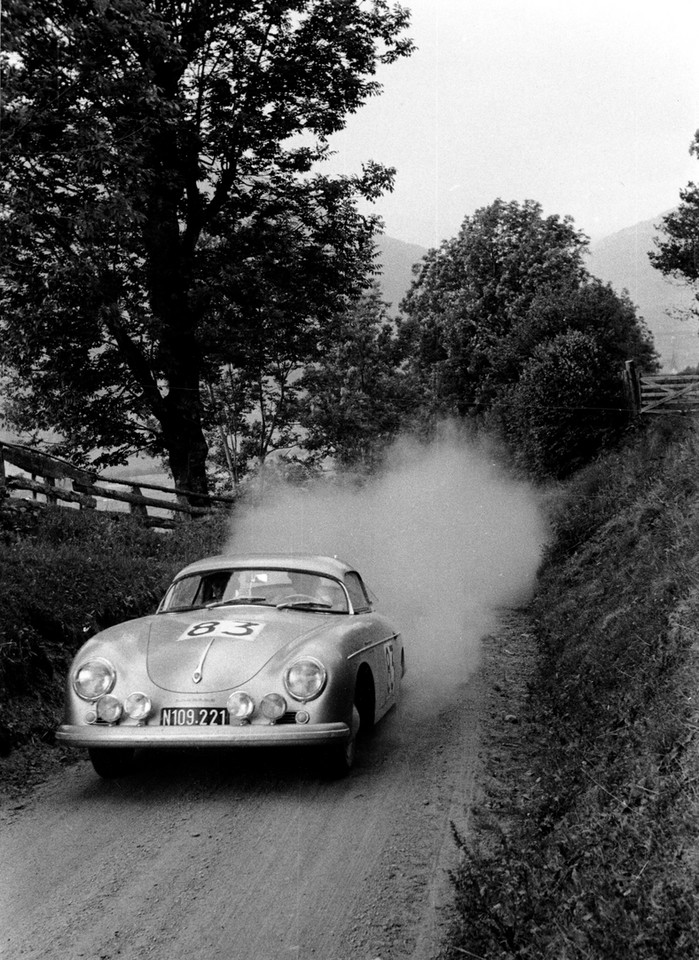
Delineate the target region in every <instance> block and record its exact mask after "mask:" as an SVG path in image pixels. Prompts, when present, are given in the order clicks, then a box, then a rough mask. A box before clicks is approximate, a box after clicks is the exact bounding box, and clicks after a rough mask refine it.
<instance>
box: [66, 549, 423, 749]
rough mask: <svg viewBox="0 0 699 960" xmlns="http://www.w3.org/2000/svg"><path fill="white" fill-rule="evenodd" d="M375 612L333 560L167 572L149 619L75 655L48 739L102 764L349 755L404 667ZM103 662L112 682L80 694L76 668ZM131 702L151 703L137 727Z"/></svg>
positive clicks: (276, 560)
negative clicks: (145, 754) (311, 751)
mask: <svg viewBox="0 0 699 960" xmlns="http://www.w3.org/2000/svg"><path fill="white" fill-rule="evenodd" d="M299 584H300V586H299ZM313 589H317V591H318V596H316V595H314V594H312V593H310V592H309V591H312V590H313ZM319 597H320V598H319ZM373 607H374V604H373V601H372V598H371V595H370V594H369V592H368V591H367V590H366V588H365V586H364V584H363V582H362V579H361V577H360V576H359V574H358V573H357V571H356V570H354V569H353V568H352V567H351V566H349V565H348V564H346V563H343V562H342V561H340V560H337V559H334V558H331V557H321V556H301V555H293V556H285V555H267V556H257V555H245V556H217V557H210V558H207V559H204V560H199V561H197V562H196V563H194V564H190V565H189V566H188V567H185V568H184V569H183V570H182V571H180V573H178V574H177V576H176V577H175V579H174V581H173V583H172V585H171V586H170V588H169V590H168V591H167V593H166V595H165V598H164V599H163V601H162V603H161V604H160V607H159V608H158V611H157V612H156V613H155V614H153V615H151V616H146V617H142V618H139V619H137V620H131V621H127V622H126V623H122V624H120V625H118V626H115V627H111V628H109V629H107V630H104V631H102V632H101V633H98V634H96V635H95V636H94V637H92V638H91V639H90V640H88V641H87V642H86V643H85V644H84V645H83V646H82V647H81V649H80V650H79V651H78V653H77V655H76V657H75V658H74V661H73V663H72V666H71V668H70V671H69V675H68V678H67V684H66V701H65V715H64V720H63V723H62V724H61V726H60V727H59V728H58V731H57V739H58V740H59V741H61V742H63V743H67V744H72V745H74V746H78V747H87V748H90V749H91V751H92V750H94V749H97V748H98V749H99V751H100V753H101V755H102V756H104V755H105V754H104V750H106V749H110V748H144V747H145V748H155V747H190V746H193V747H199V746H201V747H211V746H230V747H245V746H280V745H284V746H299V745H324V746H331V745H333V744H337V745H338V747H339V748H340V749H341V750H342V749H344V750H345V752H346V753H347V751H348V745H349V744H353V742H354V738H355V736H356V733H357V730H358V727H359V725H360V721H361V724H362V725H364V726H367V727H370V726H372V725H373V724H374V723H375V722H376V721H378V720H379V719H380V718H381V717H382V716H383V715H384V714H385V713H386V712H387V711H388V710H389V709H390V708H391V707H392V706H394V705H395V704H396V702H397V700H398V697H399V691H400V679H401V676H402V674H403V672H404V669H405V659H404V650H403V643H402V639H401V636H400V634H399V633H398V632H397V631H396V629H395V628H394V627H393V626H392V625H391V624H390V623H389V622H388V620H386V619H385V618H384V617H383V616H381V615H379V614H377V613H376V612H375V611H374V609H373ZM104 663H106V664H108V665H109V667H111V669H112V673H113V676H112V673H109V674H108V677H107V680H105V684H104V691H106V692H102V693H100V695H99V696H94V695H92V694H91V695H90V698H86V697H85V696H84V695H82V696H81V695H80V691H81V690H82V687H81V682H82V678H83V677H84V676H85V671H86V670H87V675H88V676H89V674H90V670H92V671H93V672H94V670H95V665H96V669H97V671H98V672H99V671H100V670H104V671H107V667H105V666H104ZM86 665H87V667H86ZM309 665H310V666H309ZM318 665H319V667H318ZM294 670H295V671H296V673H294ZM321 670H322V672H323V674H324V680H323V683H322V688H321V689H320V692H318V693H316V692H315V691H313V696H312V697H310V698H308V699H306V698H305V697H304V696H303V695H301V696H299V695H298V689H297V690H296V695H294V693H293V692H290V691H293V690H294V681H295V682H296V683H298V682H299V677H300V682H301V683H303V682H304V671H310V672H311V673H313V674H314V675H313V676H312V677H311V680H312V681H313V682H315V681H316V680H317V681H318V682H320V679H322V674H321V673H320V671H321ZM81 671H82V672H81ZM290 671H291V673H290ZM297 675H298V676H297ZM110 678H111V680H112V681H113V682H112V683H111V686H109V682H110ZM107 686H109V689H108V690H107ZM303 689H304V690H305V688H303ZM83 694H84V690H83ZM105 697H106V698H107V699H105ZM134 697H136V698H137V699H138V698H140V700H139V701H138V702H139V703H146V702H148V703H149V704H150V710H149V712H148V715H147V716H146V717H145V718H143V717H139V716H138V715H136V716H129V715H127V712H126V710H125V708H129V706H130V704H131V703H132V702H134ZM231 697H232V701H231V700H230V699H229V698H231ZM265 698H267V699H265ZM281 698H283V700H282V699H281ZM108 701H109V702H108ZM249 701H251V702H252V705H253V706H252V710H251V712H250V713H249V714H248V715H247V716H245V717H241V718H239V717H237V716H234V715H233V713H232V712H229V711H228V709H227V704H229V703H234V704H235V708H236V709H237V707H238V705H239V703H243V704H244V706H245V709H250V704H249ZM270 704H271V712H272V713H274V710H275V709H277V710H278V711H280V710H281V709H282V707H281V706H279V704H283V707H284V709H283V714H280V715H279V716H272V717H271V718H270V716H269V714H270V709H269V705H270ZM275 705H277V706H276V707H275ZM109 711H111V713H109ZM119 711H121V712H120V713H119ZM101 713H105V714H108V719H107V720H104V719H102V718H101V716H100V714H101ZM117 713H118V716H117ZM136 714H138V710H136ZM91 756H92V752H91ZM351 759H353V757H352V758H350V761H349V765H351ZM93 762H94V759H93ZM96 766H97V765H96Z"/></svg>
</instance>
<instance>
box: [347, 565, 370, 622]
mask: <svg viewBox="0 0 699 960" xmlns="http://www.w3.org/2000/svg"><path fill="white" fill-rule="evenodd" d="M345 586H346V587H347V593H348V594H349V598H350V600H351V601H352V608H353V610H354V612H355V613H367V612H368V611H369V610H371V601H370V600H369V597H368V594H367V592H366V588H365V586H364V584H363V583H362V579H361V577H360V576H359V574H358V573H347V574H345Z"/></svg>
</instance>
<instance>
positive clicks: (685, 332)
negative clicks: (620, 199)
mask: <svg viewBox="0 0 699 960" xmlns="http://www.w3.org/2000/svg"><path fill="white" fill-rule="evenodd" d="M662 216H663V215H662V214H658V217H657V218H656V219H654V220H645V221H643V222H642V223H637V224H635V225H634V226H633V227H627V228H626V229H625V230H620V231H619V232H618V233H614V234H611V235H610V236H608V237H605V238H604V239H602V240H598V241H597V242H596V243H593V244H592V245H591V247H590V256H589V260H588V267H589V270H590V273H591V274H592V275H593V276H595V277H599V279H600V280H602V281H604V282H605V283H611V285H612V286H613V287H614V289H615V290H616V291H618V292H619V293H621V291H622V290H628V293H629V296H630V297H631V300H632V302H633V303H634V304H635V305H636V306H637V307H638V313H639V316H641V317H643V319H644V320H645V321H646V323H647V325H648V327H649V329H650V331H651V333H652V334H653V339H654V341H655V347H656V350H657V351H658V353H659V354H660V358H661V362H662V365H663V368H664V369H665V370H666V371H668V372H670V371H672V370H683V369H684V368H685V367H689V366H697V365H699V323H698V322H697V321H696V320H683V319H681V317H682V316H684V315H686V313H687V311H688V310H689V308H690V307H691V306H692V305H693V304H695V302H696V301H695V298H694V293H693V292H692V290H691V289H690V288H689V287H688V286H687V285H685V284H682V283H679V282H678V281H675V280H669V279H667V278H666V277H664V276H663V275H662V273H660V271H659V270H656V269H655V268H654V267H653V266H652V264H651V262H650V260H649V259H648V253H649V251H651V250H653V249H654V248H655V247H654V242H653V239H654V237H656V236H657V235H658V234H659V233H660V231H659V229H658V227H657V224H658V223H660V220H661V218H662ZM377 247H378V250H379V266H380V268H381V275H380V276H379V277H377V280H378V281H379V283H380V285H381V288H382V290H383V296H384V299H385V300H386V301H388V302H389V303H390V304H391V308H390V310H389V313H390V314H391V315H392V316H395V315H396V314H397V313H398V312H399V308H400V303H401V301H402V299H403V298H404V297H405V295H406V293H407V292H408V290H409V289H410V284H411V282H412V280H413V272H412V268H413V265H414V264H417V263H420V261H421V260H422V258H423V257H424V256H425V254H426V253H427V250H426V248H424V247H420V246H418V245H417V244H414V243H404V242H403V241H401V240H396V239H394V238H393V237H387V236H380V237H378V240H377Z"/></svg>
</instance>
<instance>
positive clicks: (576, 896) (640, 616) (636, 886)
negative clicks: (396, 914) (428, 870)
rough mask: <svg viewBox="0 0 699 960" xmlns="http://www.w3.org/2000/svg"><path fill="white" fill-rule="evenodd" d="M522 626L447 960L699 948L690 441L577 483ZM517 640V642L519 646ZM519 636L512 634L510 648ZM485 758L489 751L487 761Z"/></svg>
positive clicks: (638, 956)
mask: <svg viewBox="0 0 699 960" xmlns="http://www.w3.org/2000/svg"><path fill="white" fill-rule="evenodd" d="M553 523H554V539H553V541H552V545H551V547H550V548H549V551H548V554H547V556H546V558H545V562H544V565H543V568H542V572H541V578H540V584H539V588H538V592H537V596H536V598H535V600H534V602H533V605H532V607H531V609H530V610H529V611H527V623H528V626H529V630H530V631H531V635H529V634H527V637H528V641H527V642H531V644H532V653H531V656H532V658H533V662H534V670H533V674H532V678H531V681H530V684H529V688H528V691H527V696H526V703H524V704H523V716H522V723H523V728H522V729H521V730H519V731H518V735H517V736H516V737H515V738H514V740H513V741H512V743H511V744H510V749H511V750H512V753H511V755H510V757H509V758H508V756H507V755H506V753H505V755H504V756H500V757H498V770H499V771H502V770H503V769H504V768H507V767H508V764H509V771H508V772H507V773H504V774H503V773H502V772H500V775H499V780H498V783H497V787H496V788H494V789H493V788H491V789H490V790H486V792H485V795H484V797H483V798H482V799H483V802H482V803H481V805H480V809H477V810H476V811H474V826H475V830H474V836H475V840H474V841H473V842H465V841H464V840H460V843H461V846H462V853H463V859H462V864H461V867H460V869H459V871H458V872H457V874H456V875H455V876H454V878H453V879H454V886H455V891H456V897H457V906H458V910H459V916H460V921H459V922H458V924H457V929H456V930H455V932H454V934H453V937H452V941H451V947H450V950H449V952H448V954H447V955H448V957H449V958H450V960H456V958H463V957H465V956H466V957H476V958H478V957H480V958H488V960H499V958H512V957H517V958H532V960H534V958H537V960H541V958H556V960H572V958H586V960H587V958H590V960H592V958H610V960H611V958H614V960H616V958H622V957H623V958H625V960H626V958H629V960H632V958H633V960H651V958H653V960H659V958H667V960H681V958H687V960H690V958H694V957H696V956H697V943H699V910H697V907H698V906H699V870H698V862H699V858H698V852H699V828H698V826H697V813H698V812H699V794H698V793H697V784H699V760H698V759H697V754H698V750H697V747H698V743H697V738H698V735H699V643H698V641H699V627H698V622H699V620H698V614H699V436H698V434H697V432H696V430H695V429H694V428H693V427H692V426H691V424H689V425H687V424H681V425H673V426H672V427H671V428H670V427H668V426H667V425H662V426H660V427H656V428H655V429H654V430H652V431H651V432H649V433H648V434H647V435H646V436H644V437H641V438H638V439H637V440H636V441H635V442H634V443H633V444H632V445H631V446H629V448H628V449H626V450H624V451H623V452H622V453H618V454H614V455H611V456H609V457H607V458H605V459H604V460H603V461H600V462H599V463H598V464H595V465H594V466H592V467H591V468H589V469H588V470H586V471H585V472H584V473H582V474H581V475H580V476H578V477H577V478H576V479H575V480H574V481H573V482H572V483H571V484H570V485H569V486H567V488H566V489H565V491H564V492H563V493H562V495H561V498H560V501H559V503H558V505H557V508H556V510H555V511H554V517H553ZM522 637H523V635H520V639H522ZM503 642H510V643H514V644H516V643H517V638H516V637H512V636H511V637H510V638H509V641H508V640H507V639H505V640H504V641H503ZM491 760H492V758H491Z"/></svg>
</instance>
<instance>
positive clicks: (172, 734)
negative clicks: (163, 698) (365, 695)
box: [56, 723, 350, 748]
mask: <svg viewBox="0 0 699 960" xmlns="http://www.w3.org/2000/svg"><path fill="white" fill-rule="evenodd" d="M349 736H350V728H349V727H348V726H347V724H346V723H315V724H308V725H303V726H301V725H291V724H269V725H264V726H263V725H259V726H258V725H254V724H251V725H249V726H242V727H235V726H220V727H219V726H206V727H202V726H193V727H158V726H152V727H148V726H143V727H139V726H108V725H106V724H94V725H90V726H84V725H80V726H78V725H77V724H76V725H72V724H62V725H61V726H60V727H59V728H58V730H57V731H56V739H57V740H58V741H60V742H61V743H67V744H69V745H70V746H73V747H138V748H141V747H294V746H296V747H301V746H322V745H323V744H329V743H337V741H339V740H347V739H348V738H349Z"/></svg>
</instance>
